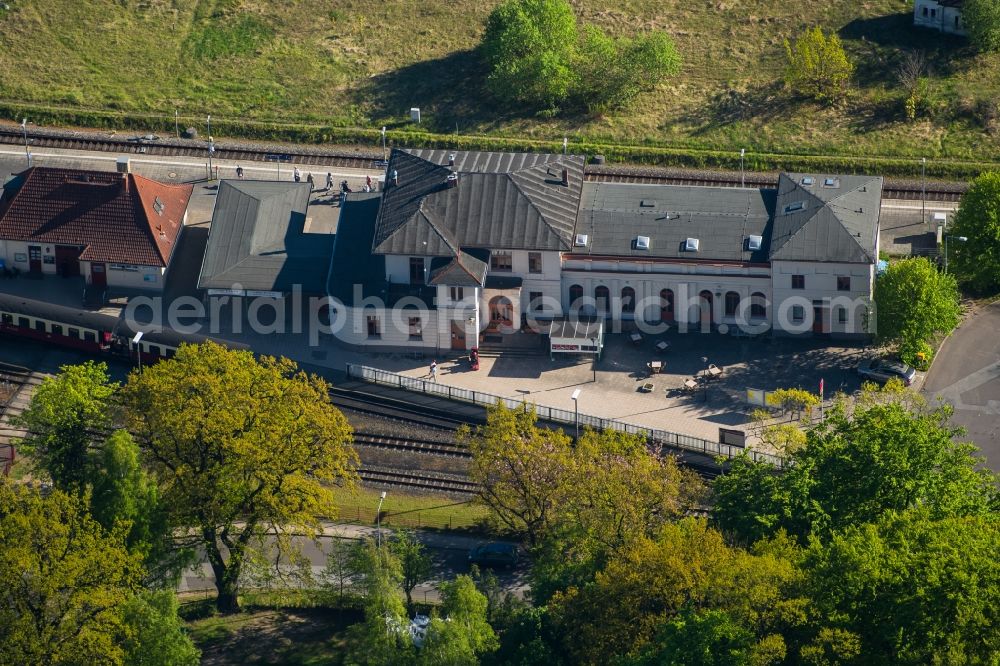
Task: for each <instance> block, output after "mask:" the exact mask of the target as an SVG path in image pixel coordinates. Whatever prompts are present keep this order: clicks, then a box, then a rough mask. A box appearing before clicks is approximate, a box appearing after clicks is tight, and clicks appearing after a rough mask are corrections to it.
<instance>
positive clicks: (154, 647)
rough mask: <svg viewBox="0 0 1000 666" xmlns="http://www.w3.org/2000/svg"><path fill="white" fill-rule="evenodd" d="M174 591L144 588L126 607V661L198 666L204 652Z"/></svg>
mask: <svg viewBox="0 0 1000 666" xmlns="http://www.w3.org/2000/svg"><path fill="white" fill-rule="evenodd" d="M177 608H178V606H177V597H176V595H174V593H173V592H172V591H169V590H160V591H157V592H144V593H142V594H139V595H136V596H134V597H132V598H131V599H130V600H129V601H128V603H126V604H125V607H124V615H125V627H126V628H125V636H126V640H125V646H124V647H125V663H126V664H128V665H129V666H197V665H198V664H199V663H201V652H200V651H199V650H198V648H196V647H195V646H194V643H192V642H191V639H190V638H189V637H188V635H187V633H186V632H185V630H184V624H183V623H182V622H181V619H180V617H179V616H178V615H177Z"/></svg>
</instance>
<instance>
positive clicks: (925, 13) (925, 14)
mask: <svg viewBox="0 0 1000 666" xmlns="http://www.w3.org/2000/svg"><path fill="white" fill-rule="evenodd" d="M924 16H927V8H926V7H924Z"/></svg>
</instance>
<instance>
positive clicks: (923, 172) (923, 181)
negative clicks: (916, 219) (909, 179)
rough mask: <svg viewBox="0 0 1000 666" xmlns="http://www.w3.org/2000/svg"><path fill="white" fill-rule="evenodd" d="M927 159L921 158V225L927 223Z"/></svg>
mask: <svg viewBox="0 0 1000 666" xmlns="http://www.w3.org/2000/svg"><path fill="white" fill-rule="evenodd" d="M926 201H927V158H926V157H921V158H920V224H925V223H926V222H927V204H926Z"/></svg>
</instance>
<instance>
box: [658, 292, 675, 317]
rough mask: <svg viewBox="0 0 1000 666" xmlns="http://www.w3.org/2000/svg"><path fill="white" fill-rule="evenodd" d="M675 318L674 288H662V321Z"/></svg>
mask: <svg viewBox="0 0 1000 666" xmlns="http://www.w3.org/2000/svg"><path fill="white" fill-rule="evenodd" d="M673 320H674V290H673V289H661V290H660V321H673Z"/></svg>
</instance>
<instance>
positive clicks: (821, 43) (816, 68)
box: [785, 27, 854, 103]
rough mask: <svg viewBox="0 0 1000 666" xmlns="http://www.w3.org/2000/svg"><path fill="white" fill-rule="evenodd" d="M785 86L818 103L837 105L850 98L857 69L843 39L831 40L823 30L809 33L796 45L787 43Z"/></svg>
mask: <svg viewBox="0 0 1000 666" xmlns="http://www.w3.org/2000/svg"><path fill="white" fill-rule="evenodd" d="M785 56H786V58H787V59H788V62H787V65H786V66H785V84H786V85H787V86H788V87H789V88H791V89H792V90H794V91H795V92H796V93H798V94H800V95H803V96H805V97H810V98H812V99H815V100H816V101H818V102H827V103H831V102H837V101H840V100H841V99H843V98H844V96H845V95H846V94H847V87H848V85H849V83H850V81H851V75H852V74H853V73H854V65H853V64H852V63H851V61H850V59H848V57H847V53H845V52H844V47H843V45H842V44H841V43H840V37H838V36H837V35H836V33H831V34H830V36H829V37H827V36H826V35H825V34H824V33H823V30H822V29H821V28H819V27H816V28H811V29H809V30H806V32H805V33H803V34H802V36H800V37H799V38H798V39H796V40H795V42H794V43H791V42H789V41H788V40H787V39H786V40H785Z"/></svg>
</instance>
